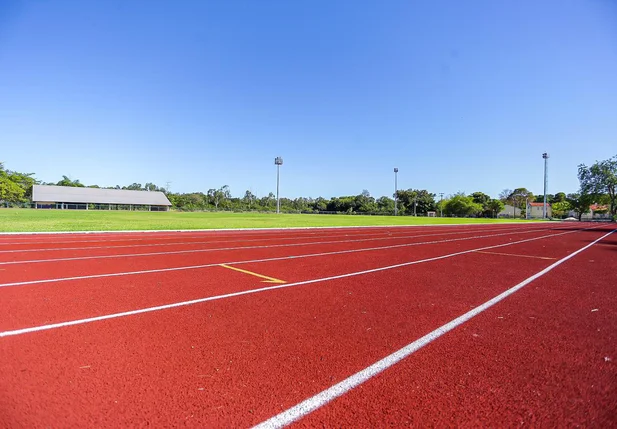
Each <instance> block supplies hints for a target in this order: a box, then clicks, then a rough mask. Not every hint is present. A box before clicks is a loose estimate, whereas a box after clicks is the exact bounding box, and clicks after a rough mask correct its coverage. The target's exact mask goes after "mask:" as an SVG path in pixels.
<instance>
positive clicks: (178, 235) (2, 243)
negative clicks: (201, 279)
mask: <svg viewBox="0 0 617 429" xmlns="http://www.w3.org/2000/svg"><path fill="white" fill-rule="evenodd" d="M264 232H267V231H264ZM341 232H343V233H339V234H332V235H336V236H341V237H344V236H349V235H358V236H363V235H382V234H384V233H385V232H386V231H375V232H373V233H370V234H350V232H349V231H341ZM283 233H284V232H283V231H277V232H275V233H270V234H267V235H266V234H257V233H255V234H237V233H234V234H214V233H203V234H198V235H193V234H192V235H186V234H185V233H182V232H178V233H174V234H165V235H158V234H157V235H149V236H144V237H140V238H126V237H122V236H121V235H119V236H117V237H107V239H105V240H67V241H47V240H39V239H38V237H32V238H31V239H30V240H22V241H16V240H10V241H0V246H10V245H31V244H41V245H44V244H49V245H57V244H72V243H114V242H117V241H123V242H124V241H150V240H152V241H164V240H178V239H179V238H182V239H186V238H190V239H206V238H209V237H216V236H221V237H228V238H237V237H238V236H241V237H251V238H252V237H261V238H255V239H254V240H253V241H256V240H258V239H261V240H265V239H266V238H264V235H265V236H267V237H268V236H269V237H276V236H279V238H278V239H283V238H282V234H283ZM290 233H291V234H294V236H293V237H292V238H304V237H308V238H310V237H312V236H315V235H320V234H319V232H317V231H314V232H303V231H297V232H294V231H290ZM49 238H53V237H49ZM272 239H276V238H272ZM224 241H228V240H221V242H224ZM229 241H231V240H229ZM236 241H244V240H236ZM171 244H173V243H171ZM137 246H139V245H137ZM143 246H147V244H143ZM103 247H115V246H103ZM80 248H83V247H80ZM41 250H47V248H43V249H41Z"/></svg>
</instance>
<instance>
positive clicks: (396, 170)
mask: <svg viewBox="0 0 617 429" xmlns="http://www.w3.org/2000/svg"><path fill="white" fill-rule="evenodd" d="M397 175H398V168H396V167H394V216H398V204H397V195H396V194H397V192H398V183H397Z"/></svg>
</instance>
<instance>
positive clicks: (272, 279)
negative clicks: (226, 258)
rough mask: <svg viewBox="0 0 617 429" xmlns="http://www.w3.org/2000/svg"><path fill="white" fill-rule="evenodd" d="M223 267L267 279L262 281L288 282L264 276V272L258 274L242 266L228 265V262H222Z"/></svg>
mask: <svg viewBox="0 0 617 429" xmlns="http://www.w3.org/2000/svg"><path fill="white" fill-rule="evenodd" d="M221 267H224V268H229V269H230V270H234V271H239V272H241V273H244V274H249V275H251V276H255V277H259V278H262V279H265V280H262V281H261V282H262V283H287V282H286V281H285V280H279V279H275V278H274V277H268V276H264V275H263V274H257V273H254V272H252V271H247V270H243V269H241V268H236V267H232V266H230V265H226V264H221Z"/></svg>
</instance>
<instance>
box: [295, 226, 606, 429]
mask: <svg viewBox="0 0 617 429" xmlns="http://www.w3.org/2000/svg"><path fill="white" fill-rule="evenodd" d="M616 252H617V234H613V235H612V236H610V237H608V238H607V239H605V240H603V242H601V243H600V244H598V245H596V246H594V247H592V248H590V249H589V250H587V251H585V253H584V254H581V255H580V257H576V258H573V259H572V260H571V262H568V264H567V265H564V266H562V267H559V268H556V269H555V271H554V273H552V274H551V275H550V276H546V277H544V278H541V279H538V280H537V281H536V282H534V284H533V285H529V286H528V287H526V288H524V289H522V290H521V291H520V292H517V293H516V294H515V295H513V296H512V297H511V298H509V299H508V300H505V301H503V302H502V303H500V304H498V305H497V306H495V307H494V308H491V309H489V310H487V311H486V312H485V313H484V314H482V315H479V316H477V318H475V319H473V320H471V321H470V322H468V323H467V324H466V326H462V327H461V328H460V329H457V330H455V331H452V332H451V333H449V334H448V335H446V336H444V337H443V338H442V339H440V340H439V341H438V342H435V343H433V344H431V345H429V346H427V347H425V348H424V349H422V350H420V351H418V352H417V353H416V354H414V355H413V356H412V357H410V358H408V359H406V360H404V361H402V362H401V363H400V364H398V365H396V366H395V367H392V368H391V369H389V370H387V371H386V372H384V373H382V374H380V375H378V376H376V377H375V378H374V379H372V380H369V381H368V382H367V383H365V384H364V385H362V388H361V389H355V390H353V391H351V392H349V393H348V394H347V395H344V396H342V397H340V398H338V399H337V400H335V401H334V402H332V403H331V404H329V405H327V406H325V407H323V408H322V409H319V410H317V411H316V412H314V413H313V414H311V415H309V416H307V417H306V418H305V419H303V420H301V421H299V422H298V424H297V426H299V427H315V426H325V427H329V426H340V427H355V426H357V425H358V424H359V423H360V422H361V425H363V426H371V427H376V426H395V427H400V426H420V427H426V426H442V427H445V426H474V427H487V426H503V427H514V426H538V427H614V426H615V425H617V384H615V380H616V379H617V365H616V364H615V362H616V361H617V335H616V332H617V294H615V285H616V284H617V270H615V269H614V268H615V266H616V262H615V261H616V257H617V256H616V255H615V253H616Z"/></svg>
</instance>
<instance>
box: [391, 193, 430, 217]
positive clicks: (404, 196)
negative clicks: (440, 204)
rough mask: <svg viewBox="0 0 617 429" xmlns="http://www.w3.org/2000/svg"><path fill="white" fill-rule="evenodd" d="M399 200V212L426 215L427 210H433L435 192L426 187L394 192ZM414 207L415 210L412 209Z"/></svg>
mask: <svg viewBox="0 0 617 429" xmlns="http://www.w3.org/2000/svg"><path fill="white" fill-rule="evenodd" d="M396 196H397V199H398V201H399V203H400V204H399V212H402V213H405V214H408V215H411V214H414V213H417V214H421V215H426V213H427V212H430V211H435V208H436V205H435V194H431V193H430V192H429V191H427V190H426V189H422V190H420V189H407V190H406V191H405V190H400V191H397V192H396ZM414 208H415V211H414Z"/></svg>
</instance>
